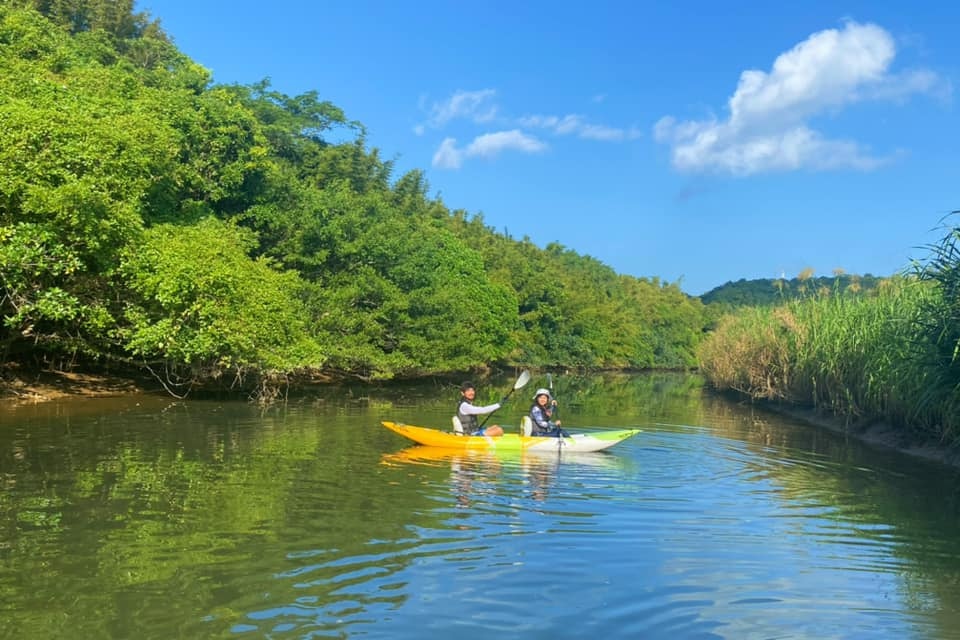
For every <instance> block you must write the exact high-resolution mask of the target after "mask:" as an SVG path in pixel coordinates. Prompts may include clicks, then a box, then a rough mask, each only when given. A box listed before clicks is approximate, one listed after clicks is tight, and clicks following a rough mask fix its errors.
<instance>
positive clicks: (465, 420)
mask: <svg viewBox="0 0 960 640" xmlns="http://www.w3.org/2000/svg"><path fill="white" fill-rule="evenodd" d="M464 402H466V403H467V404H469V405H470V406H473V403H472V402H470V401H469V400H467V399H466V398H462V397H461V398H460V401H459V402H457V418H459V419H460V424H462V425H463V432H464V433H465V434H467V435H468V436H471V435H473V434H474V432H475V431H476V430H477V429H479V426H478V425H477V416H473V415H469V416H468V415H467V414H465V413H460V407H461V405H463V403H464Z"/></svg>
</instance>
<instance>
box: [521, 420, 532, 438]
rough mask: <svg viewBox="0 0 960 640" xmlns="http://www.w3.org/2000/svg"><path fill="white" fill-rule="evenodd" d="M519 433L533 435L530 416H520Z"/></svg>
mask: <svg viewBox="0 0 960 640" xmlns="http://www.w3.org/2000/svg"><path fill="white" fill-rule="evenodd" d="M520 435H522V436H531V435H533V420H531V419H530V416H523V417H522V418H520Z"/></svg>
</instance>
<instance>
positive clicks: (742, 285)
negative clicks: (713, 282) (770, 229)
mask: <svg viewBox="0 0 960 640" xmlns="http://www.w3.org/2000/svg"><path fill="white" fill-rule="evenodd" d="M884 279H885V278H878V277H876V276H872V275H870V274H869V273H868V274H866V275H862V276H858V275H850V274H841V275H836V276H821V277H818V278H814V277H812V276H811V277H798V278H791V279H790V280H787V279H782V278H778V279H772V278H759V279H755V280H746V279H744V278H741V279H740V280H737V281H736V282H727V283H726V284H722V285H720V286H719V287H715V288H713V289H711V290H710V291H707V292H706V293H705V294H703V295H702V296H700V300H701V301H702V302H703V303H704V304H725V305H729V306H733V307H746V306H764V305H771V304H777V303H779V302H783V301H785V300H791V299H793V298H800V297H803V296H809V295H813V294H816V293H818V292H821V293H822V292H830V293H834V292H838V291H839V292H842V293H864V292H868V291H871V290H873V289H876V287H877V285H878V284H879V283H880V282H882V281H883V280H884Z"/></svg>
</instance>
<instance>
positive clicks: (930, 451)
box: [741, 398, 960, 468]
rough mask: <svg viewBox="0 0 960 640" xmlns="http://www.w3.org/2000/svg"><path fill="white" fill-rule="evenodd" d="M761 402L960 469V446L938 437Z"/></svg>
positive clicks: (831, 428)
mask: <svg viewBox="0 0 960 640" xmlns="http://www.w3.org/2000/svg"><path fill="white" fill-rule="evenodd" d="M741 399H742V398H741ZM759 402H760V404H761V406H763V407H764V408H765V409H768V410H770V411H773V412H775V413H779V414H781V415H785V416H789V417H791V418H794V419H796V420H800V421H801V422H805V423H807V424H809V425H811V426H813V427H818V428H822V429H827V430H829V431H832V432H834V433H839V434H844V435H848V436H851V437H854V438H856V439H858V440H861V441H863V442H867V443H869V444H872V445H875V446H878V447H883V448H886V449H895V450H897V451H899V452H901V453H905V454H907V455H909V456H913V457H916V458H922V459H924V460H930V461H932V462H937V463H940V464H943V465H947V466H950V467H956V468H960V448H957V447H951V446H949V445H948V444H946V443H944V442H940V441H938V440H936V439H934V438H930V437H924V436H923V435H922V434H917V433H911V432H909V431H906V430H904V429H902V428H898V427H894V426H893V425H891V424H889V423H887V422H883V421H881V420H872V421H861V422H849V421H847V420H845V419H843V418H839V417H837V416H835V415H833V414H827V413H824V412H822V411H818V410H816V409H812V408H804V407H798V406H792V405H785V404H781V403H777V402H767V401H759Z"/></svg>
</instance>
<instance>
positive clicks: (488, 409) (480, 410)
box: [460, 402, 500, 416]
mask: <svg viewBox="0 0 960 640" xmlns="http://www.w3.org/2000/svg"><path fill="white" fill-rule="evenodd" d="M499 408H500V403H499V402H495V403H493V404H488V405H487V406H485V407H475V406H473V405H472V404H470V403H467V402H461V403H460V413H462V414H463V415H465V416H484V415H486V414H488V413H493V412H494V411H496V410H497V409H499Z"/></svg>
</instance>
